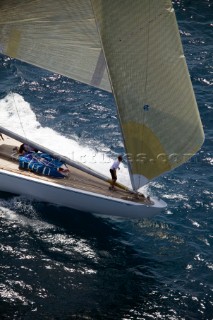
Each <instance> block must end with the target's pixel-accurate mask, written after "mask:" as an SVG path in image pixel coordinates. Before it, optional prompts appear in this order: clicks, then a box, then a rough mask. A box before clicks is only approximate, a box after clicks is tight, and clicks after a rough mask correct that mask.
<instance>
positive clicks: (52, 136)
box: [0, 93, 131, 187]
mask: <svg viewBox="0 0 213 320" xmlns="http://www.w3.org/2000/svg"><path fill="white" fill-rule="evenodd" d="M0 110H1V118H0V125H1V126H3V127H4V126H6V127H7V129H8V130H11V131H13V132H15V133H17V134H19V135H21V136H23V137H25V138H27V139H29V140H32V141H34V142H37V143H39V144H40V145H42V146H44V147H46V148H49V149H51V150H53V151H55V152H58V153H60V154H62V155H64V156H67V157H68V158H70V159H72V160H74V161H78V162H80V163H83V164H84V165H86V166H88V167H90V168H92V169H94V170H96V171H98V172H100V173H102V174H104V175H106V176H109V167H110V165H111V163H112V162H113V160H114V159H112V158H110V157H108V156H106V155H105V154H104V153H102V152H97V151H95V150H92V149H91V148H89V147H86V146H83V145H80V144H79V143H78V142H77V141H75V140H73V139H69V138H66V137H63V136H62V135H61V134H59V133H57V132H56V131H54V130H53V129H51V128H48V127H42V126H41V124H40V123H39V122H38V121H37V119H36V115H35V113H34V112H33V111H32V109H31V107H30V104H29V103H28V102H26V101H25V100H24V98H23V97H22V96H21V95H19V94H17V93H10V94H8V95H7V96H6V97H5V98H4V99H2V100H1V101H0ZM120 168H121V170H120V172H119V182H121V183H123V184H125V185H126V186H128V187H131V184H130V178H129V173H128V169H127V168H126V167H125V166H124V165H123V164H121V165H120Z"/></svg>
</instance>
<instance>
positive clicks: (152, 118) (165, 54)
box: [0, 0, 204, 190]
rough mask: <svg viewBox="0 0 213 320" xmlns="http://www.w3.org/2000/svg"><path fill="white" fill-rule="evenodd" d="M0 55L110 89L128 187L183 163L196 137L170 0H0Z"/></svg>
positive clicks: (196, 119) (199, 134) (198, 130)
mask: <svg viewBox="0 0 213 320" xmlns="http://www.w3.org/2000/svg"><path fill="white" fill-rule="evenodd" d="M0 15H1V23H0V50H1V52H2V53H4V54H6V55H9V56H11V57H14V58H17V59H20V60H23V61H26V62H29V63H32V64H34V65H37V66H40V67H43V68H45V69H47V70H50V71H54V72H57V73H59V74H62V75H66V76H68V77H70V78H72V79H75V80H79V81H81V82H84V83H87V84H90V85H94V86H96V87H98V88H102V89H105V90H108V91H110V87H111V89H112V91H113V94H114V97H115V101H116V105H117V110H118V117H119V120H120V125H121V130H122V134H123V139H124V145H125V149H126V152H127V155H128V165H129V172H130V177H131V181H132V185H133V189H134V190H137V189H138V188H140V187H141V186H143V185H144V184H145V183H147V182H148V181H150V180H152V179H154V178H156V177H158V176H160V175H162V174H163V173H164V172H167V171H170V170H172V169H174V168H176V167H177V166H179V165H181V164H182V163H184V162H186V161H187V160H188V159H189V158H190V157H191V156H192V155H194V154H195V153H196V152H197V151H198V150H199V148H200V147H201V145H202V143H203V140H204V133H203V129H202V124H201V120H200V116H199V111H198V107H197V103H196V99H195V95H194V91H193V88H192V84H191V80H190V76H189V72H188V68H187V64H186V60H185V57H184V53H183V48H182V44H181V39H180V35H179V30H178V25H177V21H176V17H175V12H174V10H173V7H172V3H171V1H170V0H158V1H156V0H134V1H130V0H116V1H114V0H107V1H106V0H70V1H66V0H61V1H60V3H59V2H58V1H56V0H46V1H41V0H37V1H33V0H22V1H21V2H20V1H18V0H17V1H16V0H3V1H1V4H0Z"/></svg>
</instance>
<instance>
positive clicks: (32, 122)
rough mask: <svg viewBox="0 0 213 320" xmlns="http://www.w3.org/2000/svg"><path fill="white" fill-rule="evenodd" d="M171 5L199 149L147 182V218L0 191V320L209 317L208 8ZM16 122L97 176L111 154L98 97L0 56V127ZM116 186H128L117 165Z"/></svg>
mask: <svg viewBox="0 0 213 320" xmlns="http://www.w3.org/2000/svg"><path fill="white" fill-rule="evenodd" d="M174 7H175V10H176V15H177V19H178V23H179V28H180V34H181V37H182V41H183V46H184V51H185V55H186V58H187V63H188V67H189V71H190V75H191V79H192V83H193V86H194V90H195V94H196V98H197V102H198V106H199V110H200V114H201V118H202V123H203V127H204V131H205V137H206V139H205V143H204V145H203V147H202V149H201V150H200V152H199V153H198V154H197V155H196V156H195V157H193V158H192V159H191V160H190V161H189V162H187V163H186V164H184V165H183V166H181V167H179V168H177V169H176V170H174V171H173V172H170V173H168V174H167V175H165V176H163V177H160V178H158V179H157V180H156V181H154V182H152V183H150V185H149V187H148V189H147V190H146V192H148V193H150V194H154V195H157V196H159V197H161V198H162V199H164V200H165V201H166V202H167V203H168V208H167V209H166V210H165V211H164V212H162V213H161V214H160V215H158V216H156V217H155V218H153V219H151V220H149V219H144V220H140V221H128V220H119V219H110V218H102V217H100V216H94V215H92V214H85V213H83V212H78V211H74V210H71V209H67V208H61V207H57V206H54V205H51V204H44V203H38V202H34V201H32V200H29V199H26V198H24V197H21V196H17V195H13V194H7V193H3V192H0V271H1V272H0V319H26V320H27V319H58V320H59V319H60V320H63V319H112V320H119V319H123V320H126V319H172V320H176V319H187V320H188V319H190V320H192V319H193V320H194V319H197V320H200V319H205V320H211V319H213V259H212V258H213V254H212V252H213V250H212V247H213V234H212V225H213V223H212V222H213V221H212V220H213V219H212V213H213V212H212V211H213V210H212V207H213V190H212V185H213V176H212V165H213V156H212V138H213V130H212V109H213V105H212V100H213V99H212V98H213V94H212V88H213V87H212V85H213V82H212V74H213V36H212V35H213V3H212V2H211V0H193V1H189V0H185V1H181V0H180V1H174ZM17 117H18V118H17ZM19 119H22V120H21V121H22V122H21V125H22V126H23V128H24V130H25V129H26V130H27V131H30V132H31V134H32V136H33V137H34V138H38V137H39V139H40V142H41V143H43V144H46V145H47V146H48V147H52V148H53V149H55V150H57V151H60V152H63V153H64V154H68V155H69V156H72V158H74V159H77V160H79V161H82V162H84V163H86V164H87V165H89V166H91V167H93V168H94V167H95V168H96V169H98V170H99V171H101V172H106V173H107V172H108V168H109V164H110V163H111V161H112V160H113V159H114V157H115V155H117V154H118V153H122V152H123V143H122V138H121V133H120V129H119V127H118V124H117V115H116V111H115V105H114V100H113V98H112V96H111V95H110V94H108V93H106V92H102V91H100V90H97V89H94V88H91V87H88V86H86V85H82V84H80V83H77V82H74V81H72V80H69V79H67V78H64V77H61V76H59V75H56V74H51V73H49V72H47V71H44V70H40V69H38V68H35V67H32V66H29V65H27V64H25V63H22V62H18V61H16V60H14V59H9V58H7V57H5V56H0V120H1V121H6V123H7V126H8V127H10V128H14V129H15V128H16V126H18V123H19V122H20V121H19ZM67 128H68V129H69V130H67ZM119 178H120V179H121V180H122V182H124V183H127V184H128V183H129V178H128V174H127V170H126V167H125V165H124V166H123V167H122V168H121V172H119Z"/></svg>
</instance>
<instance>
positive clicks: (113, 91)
mask: <svg viewBox="0 0 213 320" xmlns="http://www.w3.org/2000/svg"><path fill="white" fill-rule="evenodd" d="M91 6H92V9H93V12H94V17H95V21H96V27H97V32H98V34H99V37H100V43H101V47H102V50H101V52H102V54H103V57H104V60H105V65H106V70H107V73H108V77H109V83H110V87H111V91H112V94H113V97H114V101H115V104H116V110H117V118H118V121H119V125H120V130H121V134H122V138H123V143H124V149H125V150H126V143H125V136H124V133H123V129H122V125H121V118H120V114H119V109H118V104H117V99H116V92H115V90H114V88H113V82H112V80H111V76H110V70H109V67H108V63H107V59H106V56H105V51H104V45H103V41H102V37H101V33H100V30H99V24H98V19H97V17H96V14H95V8H94V7H93V0H91ZM126 161H127V168H128V172H129V176H130V181H131V185H132V188H133V191H134V192H137V188H136V187H135V185H134V179H132V172H131V165H130V163H129V158H128V156H127V157H126Z"/></svg>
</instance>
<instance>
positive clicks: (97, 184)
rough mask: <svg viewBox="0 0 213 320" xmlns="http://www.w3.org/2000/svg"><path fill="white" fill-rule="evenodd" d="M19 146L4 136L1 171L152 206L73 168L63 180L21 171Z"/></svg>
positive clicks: (142, 199) (0, 161) (0, 147)
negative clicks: (17, 150)
mask: <svg viewBox="0 0 213 320" xmlns="http://www.w3.org/2000/svg"><path fill="white" fill-rule="evenodd" d="M19 146H20V142H18V141H16V140H14V139H11V138H9V137H7V136H5V135H4V140H0V169H4V170H7V171H9V172H14V173H18V174H20V175H22V176H24V177H34V178H37V179H39V180H43V181H51V182H54V183H56V184H59V185H63V186H68V187H72V188H76V189H80V190H83V191H89V192H93V193H97V194H102V195H105V196H110V197H113V198H118V199H123V200H129V201H135V202H142V203H144V202H145V203H147V204H150V201H148V200H147V199H146V198H143V196H142V197H140V198H137V199H136V197H135V196H134V195H132V194H131V193H130V192H128V191H125V190H122V189H119V188H116V191H110V190H109V183H107V182H105V181H102V180H100V179H98V178H96V177H93V176H91V175H89V174H87V173H85V172H82V171H80V170H78V169H76V168H73V167H71V166H68V168H69V170H70V174H69V176H68V177H65V178H62V179H57V178H51V177H47V176H43V175H39V174H36V173H33V172H30V171H27V170H22V169H19V164H18V154H17V152H16V151H15V150H14V148H15V147H18V148H19Z"/></svg>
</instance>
